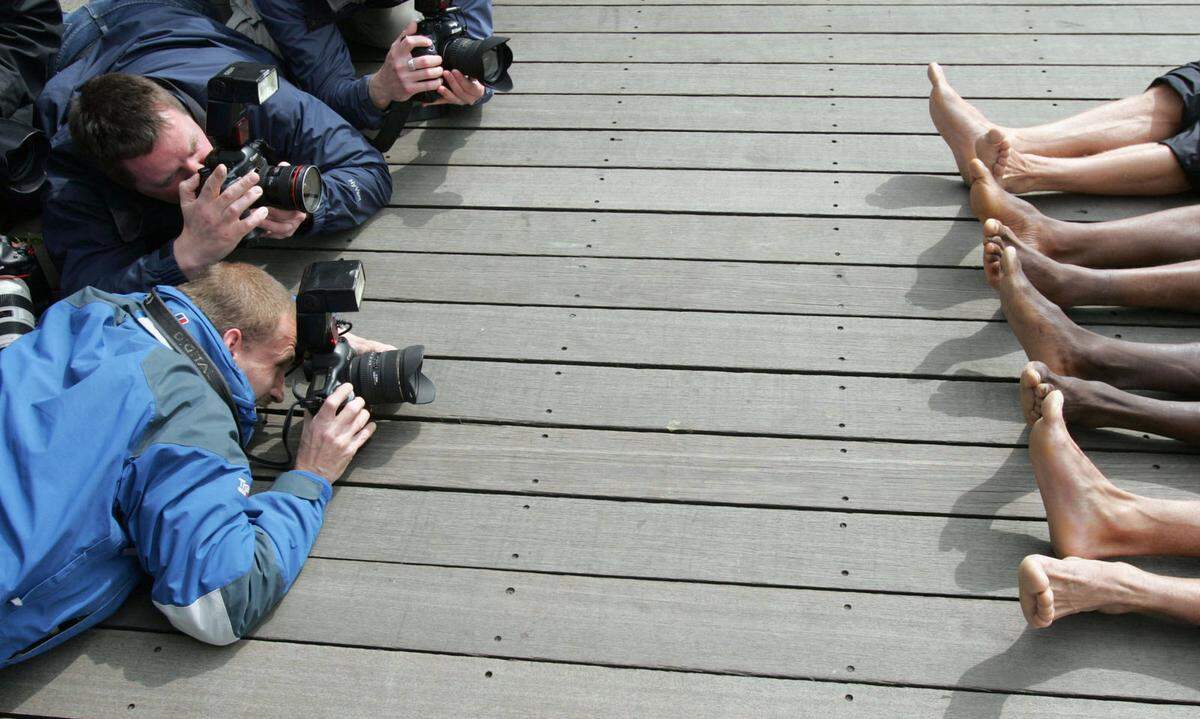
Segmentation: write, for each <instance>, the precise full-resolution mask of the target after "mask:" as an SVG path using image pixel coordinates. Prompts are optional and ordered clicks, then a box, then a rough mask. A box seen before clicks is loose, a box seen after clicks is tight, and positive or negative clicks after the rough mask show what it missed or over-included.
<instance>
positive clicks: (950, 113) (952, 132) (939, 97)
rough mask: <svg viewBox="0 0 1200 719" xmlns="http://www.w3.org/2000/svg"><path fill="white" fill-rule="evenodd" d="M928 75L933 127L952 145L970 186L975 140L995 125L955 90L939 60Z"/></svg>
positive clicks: (952, 151)
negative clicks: (970, 165) (968, 168)
mask: <svg viewBox="0 0 1200 719" xmlns="http://www.w3.org/2000/svg"><path fill="white" fill-rule="evenodd" d="M926 74H927V75H928V76H929V83H930V85H932V88H931V89H930V92H929V116H930V118H932V119H933V126H934V127H935V128H937V131H938V134H939V135H941V136H942V139H943V140H945V141H946V144H947V145H948V146H949V147H950V152H951V153H952V154H953V155H954V163H955V164H956V165H958V173H959V174H960V175H962V178H963V182H965V183H967V184H968V185H969V184H971V177H970V175H969V174H968V172H967V163H969V162H970V161H971V160H973V159H974V158H975V142H976V141H977V140H978V139H979V138H980V137H982V136H983V135H984V134H985V133H987V131H988V130H989V129H991V128H992V127H993V125H992V123H990V122H988V119H987V118H986V117H984V116H983V113H982V112H980V111H979V110H977V109H975V107H974V106H973V105H971V103H969V102H967V101H966V100H964V99H962V96H961V95H959V94H958V93H957V92H955V91H954V88H953V87H951V86H950V83H949V81H947V80H946V73H945V71H943V70H942V68H941V66H940V65H938V64H937V63H936V62H935V63H930V64H929V67H928V68H926Z"/></svg>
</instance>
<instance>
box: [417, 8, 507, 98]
mask: <svg viewBox="0 0 1200 719" xmlns="http://www.w3.org/2000/svg"><path fill="white" fill-rule="evenodd" d="M416 8H417V11H418V12H420V13H421V14H422V15H424V16H425V19H424V20H422V21H421V22H419V23H417V34H418V35H424V36H425V37H427V38H429V39H430V40H432V41H433V44H432V45H430V46H429V47H418V48H413V51H412V56H413V57H422V56H424V55H441V56H442V69H444V70H458V71H459V72H461V73H463V74H464V75H467V76H468V77H472V78H475V79H476V80H478V81H480V82H482V83H483V84H484V85H487V86H488V87H491V88H494V89H496V90H499V91H501V92H508V91H509V90H511V89H512V87H513V83H512V78H510V77H509V76H508V68H509V67H510V66H511V65H512V61H513V54H512V50H511V49H510V48H509V47H508V38H506V37H500V36H499V35H492V36H491V37H488V38H484V39H483V40H475V39H473V38H469V37H467V36H466V31H465V30H464V28H463V24H462V21H461V20H459V19H458V17H457V16H455V15H453V14H452V13H453V12H454V11H456V10H458V8H456V7H451V3H450V0H416ZM441 98H442V96H441V95H439V94H437V93H436V92H421V93H417V94H416V95H414V96H413V100H415V101H417V102H436V101H438V100H440V99H441Z"/></svg>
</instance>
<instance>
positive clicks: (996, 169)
mask: <svg viewBox="0 0 1200 719" xmlns="http://www.w3.org/2000/svg"><path fill="white" fill-rule="evenodd" d="M975 156H976V157H978V158H979V160H980V161H981V162H983V164H984V165H985V166H986V167H987V168H988V170H989V171H991V174H992V177H994V178H995V179H996V180H998V181H999V182H1000V185H1001V186H1002V187H1003V188H1004V189H1005V190H1008V191H1009V192H1012V193H1016V194H1018V195H1019V194H1021V193H1022V192H1032V191H1033V190H1035V189H1037V186H1036V181H1035V178H1034V175H1033V166H1032V164H1031V163H1030V158H1029V156H1028V155H1026V154H1025V153H1023V152H1020V151H1019V150H1017V149H1016V147H1014V145H1013V139H1012V136H1011V135H1010V134H1009V133H1007V132H1005V131H1004V130H1001V129H1000V128H998V127H993V128H992V129H990V130H988V131H987V132H986V133H984V134H983V135H982V136H980V137H979V139H977V140H976V141H975Z"/></svg>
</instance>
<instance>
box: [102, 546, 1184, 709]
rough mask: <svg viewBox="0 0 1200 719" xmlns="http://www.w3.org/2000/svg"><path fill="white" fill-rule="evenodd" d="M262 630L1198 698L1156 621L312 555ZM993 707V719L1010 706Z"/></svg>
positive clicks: (134, 605)
mask: <svg viewBox="0 0 1200 719" xmlns="http://www.w3.org/2000/svg"><path fill="white" fill-rule="evenodd" d="M797 549H798V551H802V548H799V547H798V548H797ZM510 587H511V588H512V589H513V592H512V593H511V594H510V593H508V591H507V590H508V588H510ZM846 605H850V607H851V608H850V609H846V608H845V606H846ZM113 624H114V625H117V626H142V627H147V628H153V629H159V628H163V627H165V620H163V619H161V618H160V617H159V616H158V613H157V612H156V611H155V610H154V609H152V608H151V607H150V605H149V602H145V601H135V602H131V603H129V604H127V605H126V608H125V609H124V610H123V611H122V612H121V613H120V614H119V615H117V617H116V618H115V619H114V622H113ZM256 636H259V637H263V638H269V639H276V640H284V641H311V642H330V643H339V644H350V645H356V646H362V647H380V648H393V649H407V650H419V651H434V652H452V653H465V654H487V655H493V656H494V655H499V656H505V657H512V658H538V659H548V660H553V661H581V662H589V663H598V664H608V665H618V666H634V667H659V668H671V669H685V670H698V671H715V672H728V673H736V674H757V675H768V676H773V677H789V678H819V679H832V680H836V681H845V680H846V679H847V677H849V676H851V675H852V676H853V677H854V680H855V681H863V682H884V683H901V684H917V685H921V686H932V687H957V688H971V689H983V690H999V691H1013V690H1017V689H1019V690H1021V691H1032V692H1039V693H1044V692H1053V693H1063V694H1081V695H1088V696H1092V697H1122V698H1144V699H1154V700H1165V701H1189V702H1195V701H1197V700H1200V687H1198V686H1197V682H1196V678H1195V676H1194V672H1193V671H1192V668H1193V666H1194V664H1195V662H1196V659H1197V656H1198V651H1200V650H1198V649H1197V647H1196V642H1195V640H1194V638H1193V636H1192V633H1191V632H1185V631H1180V630H1179V627H1178V626H1176V625H1174V624H1171V623H1168V622H1164V621H1161V620H1156V619H1150V618H1145V617H1133V616H1126V617H1112V616H1105V615H1082V616H1078V617H1072V618H1070V619H1067V620H1065V621H1062V622H1059V623H1056V624H1055V625H1054V626H1052V627H1050V628H1049V629H1046V630H1042V631H1038V632H1030V631H1026V629H1025V620H1024V619H1023V618H1022V616H1021V612H1020V610H1019V609H1018V608H1017V605H1016V603H1015V602H1011V601H990V600H979V599H961V598H938V597H914V596H903V595H879V594H861V593H854V592H844V591H805V590H794V589H770V588H761V587H740V586H728V585H725V586H721V585H705V584H692V583H681V582H652V581H644V580H615V579H597V578H588V577H569V576H553V575H541V574H525V573H514V572H495V571H484V570H468V569H446V568H433V567H412V566H404V565H392V564H380V563H359V562H346V561H330V560H312V561H310V562H309V563H308V564H307V565H306V566H305V569H304V573H303V574H302V575H301V577H300V580H299V581H298V582H297V583H296V584H295V585H294V586H293V588H292V590H291V592H289V594H288V597H287V599H286V600H285V601H284V602H283V603H282V604H280V606H279V608H278V609H277V610H276V611H275V613H274V614H273V615H272V617H271V619H270V620H269V621H268V622H267V623H266V624H265V625H263V626H262V627H261V628H260V629H259V630H258V631H257V633H256ZM497 636H499V637H501V640H500V641H496V640H495V637H497ZM850 666H853V667H854V671H853V672H851V671H850V670H849V669H848V667H850ZM991 701H992V702H994V703H993V704H990V705H989V706H990V708H989V712H994V711H995V710H996V707H997V706H998V705H999V704H1001V703H1002V701H1003V697H992V698H991ZM963 711H966V710H965V709H964V708H963V707H961V706H955V705H951V706H949V707H948V708H947V710H946V716H952V717H963V718H964V719H965V718H966V717H968V716H969V717H975V716H979V715H978V714H963V713H962V712H963ZM985 715H986V714H985Z"/></svg>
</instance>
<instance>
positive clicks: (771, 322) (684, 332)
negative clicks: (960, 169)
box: [347, 301, 1196, 380]
mask: <svg viewBox="0 0 1200 719" xmlns="http://www.w3.org/2000/svg"><path fill="white" fill-rule="evenodd" d="M347 319H351V320H353V321H354V326H355V327H356V328H357V329H356V330H355V331H356V332H359V333H361V334H362V335H363V336H366V337H375V338H378V339H380V340H382V341H387V342H390V343H392V344H397V345H400V344H403V343H406V342H416V341H420V342H421V343H423V344H425V345H426V346H427V347H428V348H429V351H430V353H431V354H434V355H436V356H439V357H452V358H480V357H483V358H488V359H511V360H522V361H528V360H532V361H536V362H559V361H561V360H562V354H563V353H562V345H563V344H566V345H568V346H569V347H570V348H572V349H571V352H572V360H573V361H575V362H585V363H590V364H623V365H634V366H657V367H696V368H700V369H705V368H717V367H719V368H725V369H754V370H773V371H784V372H815V373H821V374H887V375H906V376H923V377H951V376H956V377H978V378H996V379H1006V380H1011V379H1014V378H1015V377H1017V376H1018V374H1019V373H1020V371H1021V368H1023V367H1024V366H1025V362H1026V358H1025V354H1024V352H1023V351H1022V350H1021V347H1020V345H1019V344H1017V340H1016V338H1015V337H1014V336H1013V334H1012V332H1011V330H1009V328H1008V327H1007V325H1005V324H1003V323H1000V322H961V321H928V320H896V319H875V318H847V317H809V316H804V315H740V314H739V315H728V314H721V313H709V312H658V311H643V310H628V311H621V312H613V311H611V310H596V309H588V308H582V307H581V308H572V309H565V308H556V307H508V306H493V305H469V304H466V305H457V304H456V305H439V304H424V303H422V304H395V303H390V302H373V301H369V302H365V303H364V305H363V309H362V311H361V312H359V313H357V314H353V315H347ZM1091 329H1092V330H1093V331H1096V332H1099V333H1100V334H1103V335H1105V336H1109V337H1111V336H1114V335H1119V336H1121V337H1122V338H1123V339H1127V340H1130V341H1135V342H1163V343H1184V342H1190V341H1193V340H1194V339H1195V337H1196V331H1195V330H1194V329H1182V328H1165V327H1123V326H1113V325H1108V326H1105V325H1096V326H1092V327H1091ZM645 337H654V342H645V341H643V338H645ZM714 338H716V339H714ZM847 347H853V348H854V353H853V354H850V355H846V354H841V353H842V352H844V350H845V348H847ZM838 357H845V359H844V360H839V359H838Z"/></svg>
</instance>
